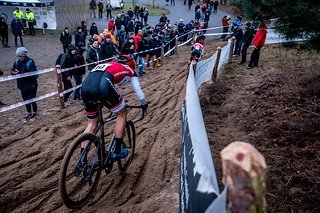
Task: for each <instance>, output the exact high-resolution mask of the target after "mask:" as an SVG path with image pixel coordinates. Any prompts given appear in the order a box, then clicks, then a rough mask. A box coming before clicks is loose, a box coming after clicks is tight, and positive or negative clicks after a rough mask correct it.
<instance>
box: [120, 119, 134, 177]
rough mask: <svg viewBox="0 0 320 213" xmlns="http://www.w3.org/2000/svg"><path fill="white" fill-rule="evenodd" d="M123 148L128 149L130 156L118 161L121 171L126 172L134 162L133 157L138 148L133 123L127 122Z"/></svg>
mask: <svg viewBox="0 0 320 213" xmlns="http://www.w3.org/2000/svg"><path fill="white" fill-rule="evenodd" d="M122 146H124V147H126V148H128V155H127V157H125V158H122V159H119V160H118V167H119V169H120V171H122V172H125V171H127V169H128V168H129V166H130V164H131V162H132V160H133V155H134V151H135V148H136V132H135V128H134V124H133V122H132V121H127V125H126V131H125V134H124V137H123V144H122Z"/></svg>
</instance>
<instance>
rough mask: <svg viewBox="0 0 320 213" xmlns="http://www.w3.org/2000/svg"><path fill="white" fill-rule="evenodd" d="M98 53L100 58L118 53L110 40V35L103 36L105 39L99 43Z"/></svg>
mask: <svg viewBox="0 0 320 213" xmlns="http://www.w3.org/2000/svg"><path fill="white" fill-rule="evenodd" d="M100 55H101V59H109V58H112V57H113V56H115V55H120V52H119V50H118V48H117V47H116V45H115V44H114V43H113V42H112V41H111V37H110V36H109V35H106V36H105V40H104V41H103V42H102V44H101V47H100ZM111 60H112V59H111ZM111 60H110V61H111Z"/></svg>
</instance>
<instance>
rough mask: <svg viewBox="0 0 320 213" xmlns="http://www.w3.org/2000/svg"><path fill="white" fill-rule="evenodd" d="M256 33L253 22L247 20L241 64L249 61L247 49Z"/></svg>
mask: <svg viewBox="0 0 320 213" xmlns="http://www.w3.org/2000/svg"><path fill="white" fill-rule="evenodd" d="M253 35H254V30H253V29H252V28H251V23H250V22H247V23H246V25H245V32H244V34H243V38H242V44H243V45H242V50H241V56H242V59H241V62H240V64H244V63H246V61H247V50H248V48H249V46H250V45H251V42H252V39H253Z"/></svg>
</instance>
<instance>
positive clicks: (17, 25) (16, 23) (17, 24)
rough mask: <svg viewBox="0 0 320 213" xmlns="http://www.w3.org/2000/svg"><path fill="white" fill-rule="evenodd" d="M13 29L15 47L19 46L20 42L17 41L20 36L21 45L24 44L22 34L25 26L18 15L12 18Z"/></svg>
mask: <svg viewBox="0 0 320 213" xmlns="http://www.w3.org/2000/svg"><path fill="white" fill-rule="evenodd" d="M11 31H12V34H13V35H14V44H15V47H17V46H18V42H17V40H18V37H19V38H20V43H21V46H23V39H22V35H24V27H23V24H22V23H21V21H20V19H19V18H17V17H16V18H14V19H13V20H12V22H11Z"/></svg>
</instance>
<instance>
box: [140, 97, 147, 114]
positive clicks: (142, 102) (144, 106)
mask: <svg viewBox="0 0 320 213" xmlns="http://www.w3.org/2000/svg"><path fill="white" fill-rule="evenodd" d="M140 103H141V107H142V109H143V111H144V112H147V109H148V102H147V101H146V100H145V99H142V100H140Z"/></svg>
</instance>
